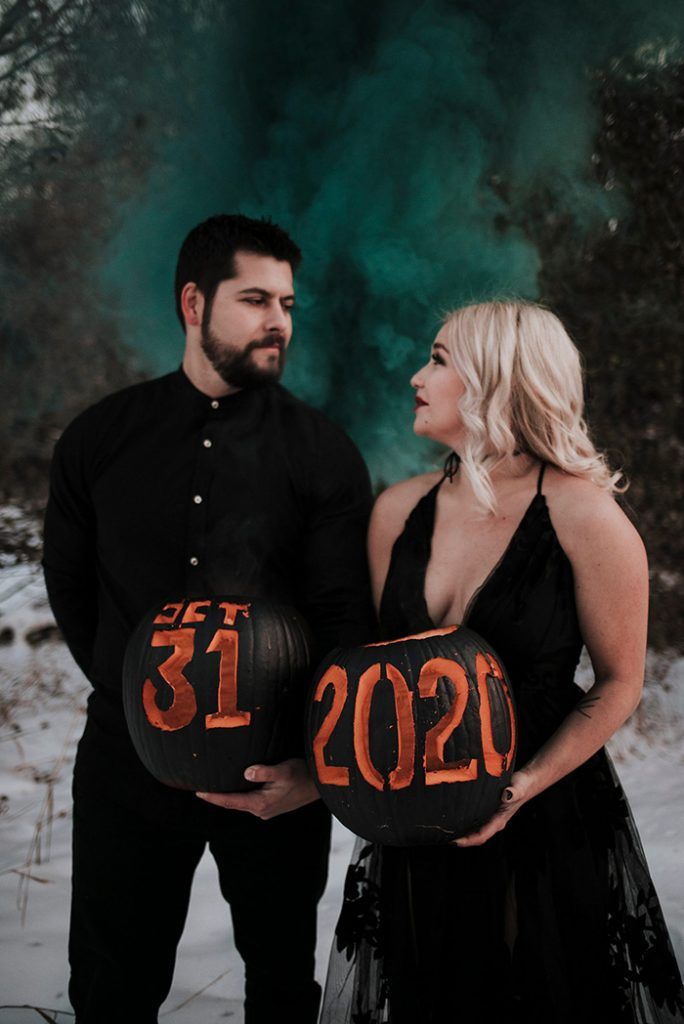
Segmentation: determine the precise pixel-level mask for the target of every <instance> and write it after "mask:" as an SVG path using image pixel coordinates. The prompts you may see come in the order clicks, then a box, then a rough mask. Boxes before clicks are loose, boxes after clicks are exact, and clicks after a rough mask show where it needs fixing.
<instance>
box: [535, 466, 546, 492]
mask: <svg viewBox="0 0 684 1024" xmlns="http://www.w3.org/2000/svg"><path fill="white" fill-rule="evenodd" d="M545 471H546V463H545V462H542V464H541V466H540V467H539V476H538V477H537V494H541V492H542V483H543V482H544V473H545Z"/></svg>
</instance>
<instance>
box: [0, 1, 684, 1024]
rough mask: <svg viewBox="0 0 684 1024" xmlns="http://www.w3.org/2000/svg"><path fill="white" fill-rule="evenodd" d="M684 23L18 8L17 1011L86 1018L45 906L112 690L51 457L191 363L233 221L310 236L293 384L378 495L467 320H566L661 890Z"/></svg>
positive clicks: (11, 272) (677, 435)
mask: <svg viewBox="0 0 684 1024" xmlns="http://www.w3.org/2000/svg"><path fill="white" fill-rule="evenodd" d="M683 41H684V10H683V9H682V5H681V2H680V0H651V2H649V3H646V2H643V0H641V2H639V0H616V2H615V3H613V4H607V5H598V4H596V3H593V2H589V0H574V2H572V3H569V2H567V0H425V2H422V3H419V2H408V0H371V2H368V0H366V2H362V0H344V2H343V0H319V2H317V3H315V4H314V3H306V2H300V3H294V4H290V3H288V4H286V3H284V2H282V0H280V2H278V0H224V2H220V0H120V2H116V3H106V2H104V3H103V2H101V0H100V2H98V0H0V284H1V287H0V346H1V347H0V528H1V540H0V654H2V655H3V657H2V659H0V757H1V758H2V760H1V761H0V832H1V833H2V836H3V839H7V841H8V844H9V845H6V847H5V848H6V850H7V851H8V852H7V853H3V855H2V859H1V860H0V883H1V891H2V892H3V895H4V896H8V897H9V896H11V897H12V898H11V899H10V901H9V903H8V905H7V907H6V908H5V909H3V911H2V922H3V934H4V938H3V939H0V943H1V952H2V959H3V962H4V963H9V962H10V961H8V960H7V959H6V955H5V954H6V953H8V954H9V951H11V950H12V949H14V950H16V949H21V951H22V952H21V956H22V958H25V957H30V954H29V953H27V949H28V948H29V946H30V944H31V942H38V943H39V945H40V944H41V943H42V952H40V954H36V955H40V956H41V957H43V959H42V960H41V961H40V962H41V963H43V964H46V963H52V964H53V966H52V967H50V968H49V969H48V968H47V967H46V968H44V971H43V973H45V971H47V973H48V982H49V983H48V982H46V986H47V987H46V988H43V987H42V983H41V981H40V974H41V972H40V970H38V969H36V970H31V971H30V972H29V973H30V976H31V978H32V985H33V988H32V989H26V991H25V995H24V996H23V997H21V996H17V994H16V992H15V989H12V993H13V994H12V996H11V998H5V997H2V998H0V1003H3V1004H5V1003H8V1002H21V1003H24V1002H25V1003H34V1004H35V1003H38V1004H39V1005H43V1006H46V1007H47V1006H49V1007H51V1008H53V1009H54V1010H55V1011H57V1010H59V1011H60V1015H59V1020H66V1019H68V1016H67V1015H66V1014H67V1010H66V1008H67V1006H68V1002H66V1000H65V999H62V1000H61V1002H60V1001H59V999H57V1000H56V993H55V994H53V995H51V994H50V993H51V991H52V989H51V988H50V987H49V986H50V985H51V984H52V979H53V974H54V976H55V977H57V976H58V975H59V972H60V971H61V972H62V974H64V973H65V967H64V963H63V960H61V959H60V957H61V956H63V946H64V933H65V928H66V925H65V922H64V920H63V919H60V920H59V921H55V919H54V917H50V914H51V913H55V911H54V906H58V907H63V908H64V907H66V905H67V904H66V903H65V904H62V903H59V900H57V903H56V904H54V903H51V904H50V906H51V907H53V910H48V909H45V910H44V911H43V910H41V911H40V912H39V914H38V916H39V917H40V915H41V914H43V913H44V914H45V919H47V918H48V917H50V920H51V921H53V922H54V932H55V934H54V935H53V936H52V938H45V936H43V937H40V938H39V939H38V938H35V934H36V933H35V931H34V933H31V931H30V929H31V928H33V929H34V930H35V929H36V928H37V927H38V926H39V925H38V923H37V921H36V914H35V912H34V917H33V921H32V920H31V915H30V914H29V913H28V911H27V903H26V900H27V899H28V895H27V893H28V891H29V888H30V887H31V886H32V887H33V890H32V895H31V900H32V901H33V903H32V904H28V906H34V907H36V905H37V903H36V901H38V900H39V899H44V898H45V897H43V896H42V895H40V894H41V893H43V892H45V891H48V890H50V885H52V886H53V889H54V888H55V887H56V888H59V889H60V891H61V892H67V893H68V815H69V800H68V775H69V770H68V769H69V764H70V759H71V757H72V756H73V744H74V743H75V740H76V739H77V737H78V733H79V731H80V727H79V722H80V721H81V719H79V717H78V716H79V715H82V704H83V699H84V694H85V692H86V688H85V683H84V681H83V680H82V678H81V677H80V676H79V675H78V673H77V671H76V670H75V669H73V668H72V666H71V664H70V662H69V659H68V657H67V656H66V655H65V652H64V650H63V648H62V647H61V644H60V642H59V640H58V638H57V637H56V635H55V630H54V627H53V626H52V624H51V620H50V616H49V611H48V609H47V608H46V606H45V601H44V595H43V592H42V589H41V585H40V576H39V571H38V569H37V565H36V563H37V560H38V558H39V556H40V532H39V524H40V517H41V514H42V508H43V506H44V501H45V495H46V482H47V471H48V465H49V460H50V455H51V451H52V447H53V445H54V442H55V440H56V438H57V437H58V436H59V433H60V431H61V430H62V429H63V427H64V426H65V424H66V423H67V422H68V421H69V420H70V419H71V418H72V417H73V416H74V415H75V414H76V412H78V411H79V410H80V409H82V408H84V407H85V406H86V405H89V404H91V403H92V402H93V401H95V400H96V399H97V398H98V397H100V396H101V395H103V394H104V393H106V392H109V391H112V390H115V389H116V388H119V387H122V386H124V385H125V384H127V383H129V382H131V381H134V380H138V379H141V378H142V377H144V376H150V375H156V374H159V373H164V372H167V371H169V370H171V369H174V368H175V367H176V366H177V365H178V363H179V362H180V356H181V352H182V340H183V339H182V336H181V334H180V331H179V327H178V324H177V322H176V321H175V316H174V310H173V303H172V275H173V268H174V263H175V259H176V255H177V251H178V247H179V245H180V242H181V241H182V239H183V237H184V235H185V234H186V233H187V231H188V230H189V229H190V228H191V227H192V226H193V225H194V224H195V223H197V222H198V221H199V220H201V219H203V218H204V217H206V216H209V215H210V214H212V213H215V212H231V211H237V210H239V211H241V212H244V213H246V214H249V215H253V216H263V215H269V216H271V217H273V219H274V220H276V221H277V222H278V223H281V224H282V225H283V226H284V227H286V228H287V229H288V230H289V231H290V232H291V233H292V235H293V236H294V238H295V239H296V240H297V241H298V243H299V244H300V245H301V247H302V249H303V252H304V263H303V266H302V269H301V271H300V273H299V275H298V280H297V290H298V312H297V317H296V322H295V347H294V349H293V350H292V355H291V359H290V363H289V365H288V370H287V373H286V378H285V383H286V384H287V385H288V386H289V387H290V388H291V389H292V390H293V391H295V392H296V393H297V394H298V395H300V396H301V397H303V398H304V399H305V400H307V401H310V402H311V403H313V404H314V405H317V406H319V407H320V408H322V409H323V410H325V411H326V412H327V413H328V414H329V415H330V416H331V417H332V418H333V419H335V420H336V421H337V422H339V423H341V424H342V426H344V427H345V428H346V429H347V430H348V431H349V432H350V433H351V434H352V436H353V437H354V438H355V440H356V441H357V443H358V444H359V446H360V447H361V449H362V451H363V453H364V455H365V456H366V458H367V461H368V463H369V466H370V468H371V472H372V474H373V477H374V482H375V484H376V486H377V488H378V489H380V488H382V487H383V486H385V485H386V484H387V483H391V482H394V481H395V480H397V479H400V478H401V477H403V476H406V475H408V474H410V473H413V472H418V471H421V470H422V469H424V468H429V467H430V466H431V465H432V464H433V462H434V458H435V456H436V454H437V453H436V452H435V451H434V450H433V449H431V448H430V447H429V445H426V443H425V442H424V441H420V440H418V439H416V438H414V437H413V435H412V433H411V429H410V424H411V404H412V402H411V395H410V390H409V388H408V379H409V377H410V375H411V373H412V372H413V371H414V370H415V368H416V367H417V366H418V365H420V364H421V362H422V361H424V358H425V353H426V351H427V346H428V345H429V343H430V340H431V338H432V337H433V335H434V333H435V331H436V328H437V324H438V320H439V316H440V313H441V312H442V311H443V310H445V309H448V308H450V307H452V306H455V305H457V304H459V303H461V302H464V301H469V300H474V299H479V298H487V297H492V296H505V295H511V294H516V295H520V296H523V297H529V298H535V299H540V300H541V301H543V302H545V303H546V304H548V305H549V306H550V307H551V308H552V309H553V310H554V311H556V312H557V313H558V314H559V315H560V316H561V318H562V319H563V320H564V322H565V323H566V324H567V326H568V327H569V330H570V332H571V334H572V336H573V338H574V339H575V341H576V343H577V344H578V346H579V348H580V350H581V351H582V353H583V356H584V360H585V364H586V370H587V384H588V419H589V422H590V424H591V425H592V426H593V435H594V438H595V440H596V442H597V444H598V445H599V447H602V448H605V449H607V450H608V452H609V454H610V457H611V461H612V462H613V463H614V464H616V465H617V466H623V467H624V468H625V470H626V472H627V475H628V476H629V478H630V479H631V481H632V485H631V487H630V490H629V491H628V494H627V496H626V505H627V508H628V511H629V513H630V515H631V516H632V517H633V519H634V521H635V523H636V524H637V526H638V528H639V530H640V532H641V534H642V536H643V537H644V539H645V541H646V544H647V547H648V550H649V556H650V562H651V583H652V611H651V624H650V644H651V650H650V654H649V675H648V679H647V687H646V692H645V697H644V702H643V704H642V706H641V708H640V709H639V711H638V712H637V714H636V715H635V716H634V720H633V721H632V722H631V723H630V724H629V725H628V726H627V727H625V730H624V731H623V734H622V737H621V738H619V739H618V740H617V741H616V743H615V753H616V756H618V758H622V759H623V761H624V770H622V769H621V774H622V775H623V777H624V778H627V777H628V776H629V775H630V773H631V776H632V779H633V789H632V790H630V789H629V787H628V794H629V795H632V794H634V799H635V802H636V803H635V809H636V810H637V811H639V808H640V807H641V810H640V815H641V816H639V814H638V815H637V817H638V821H639V824H640V827H642V829H643V830H644V832H645V833H646V835H645V841H646V838H647V836H648V835H649V834H652V836H653V842H654V843H656V842H662V843H663V847H662V850H661V853H660V854H658V855H657V856H659V857H660V858H661V859H660V863H661V864H662V871H663V874H662V878H663V882H662V884H660V885H659V888H660V891H661V896H662V897H663V902H664V903H666V899H665V894H664V891H663V887H664V889H665V890H667V887H668V885H669V884H670V883H669V882H668V880H667V879H668V878H669V876H668V875H667V871H668V870H670V868H672V869H673V870H674V868H675V867H676V864H677V858H680V859H681V851H682V845H683V843H684V836H683V835H682V831H681V828H680V829H679V830H678V829H677V828H675V827H674V826H673V825H672V821H673V819H676V818H677V817H678V818H679V819H680V820H681V819H682V817H684V815H683V814H682V810H683V809H684V803H682V798H681V796H677V794H678V793H679V791H680V790H681V789H682V788H684V787H682V785H681V782H682V772H681V759H680V757H679V756H678V755H677V754H676V742H677V740H678V739H680V738H681V731H682V730H681V724H682V721H683V720H684V706H683V703H682V702H683V698H682V696H681V686H679V689H677V686H678V684H680V683H681V679H682V674H683V673H682V665H683V664H684V662H683V661H682V654H683V653H684V652H683V651H682V647H683V646H684V629H683V628H682V620H681V601H680V599H679V595H680V592H681V582H682V572H681V565H682V555H683V554H684V540H683V538H684V511H683V509H684V501H683V497H684V495H683V493H682V492H683V487H682V450H683V440H684V438H683V432H684V417H683V415H682V353H683V351H684V348H683V345H682V341H683V339H684V261H683V258H682V244H683V239H684V45H683ZM74 716H76V717H75V719H74ZM43 721H47V722H48V725H47V726H43V725H42V724H41V723H42V722H43ZM74 721H75V722H76V725H74ZM60 723H62V724H61V725H60ZM60 729H61V732H60ZM663 766H664V767H663ZM677 772H678V779H679V783H678V785H677V784H676V783H675V780H676V779H677ZM673 773H674V774H673ZM649 779H650V780H651V781H652V783H653V785H652V788H651V789H650V790H649V788H648V784H647V783H648V780H649ZM627 781H628V779H627ZM640 786H641V787H642V788H641V789H640V788H639V787H640ZM644 787H645V788H644ZM673 800H679V801H680V803H679V804H678V805H675V807H674V808H673V805H672V801H673ZM677 808H678V809H677ZM60 815H61V817H60ZM649 822H651V823H652V827H651V826H650V825H649ZM50 823H52V824H53V830H54V829H56V831H53V835H56V836H57V840H54V841H55V843H56V847H55V849H56V853H55V850H54V849H53V858H52V860H51V861H50V862H49V864H50V865H52V868H50V867H48V866H42V867H36V865H37V864H39V863H40V861H41V859H42V861H43V865H45V864H46V848H45V841H46V834H47V831H48V826H49V824H50ZM60 828H61V831H60ZM668 829H670V831H669V832H668ZM649 830H650V832H649ZM60 836H61V837H62V838H61V839H59V837H60ZM36 843H37V847H36ZM60 843H61V846H60ZM340 843H341V844H342V845H341V846H340V847H339V851H340V852H339V868H338V869H335V870H337V874H335V870H333V873H332V874H333V881H334V880H335V878H336V879H337V883H336V884H339V882H340V877H341V876H340V872H341V870H342V865H343V862H344V856H343V853H344V850H346V847H344V841H343V840H342V839H340ZM41 844H42V845H41ZM654 849H655V846H654ZM60 851H61V853H60ZM647 852H648V853H649V857H651V851H650V848H649V847H648V844H647ZM60 856H61V858H62V860H60ZM656 859H657V858H656ZM335 863H337V862H335ZM50 870H53V876H50V874H49V873H50ZM60 872H61V874H60ZM46 873H47V875H48V877H47V878H43V879H42V885H41V878H42V876H43V875H45V874H46ZM656 883H657V884H659V882H658V878H656ZM17 886H19V887H20V891H19V893H18V894H17V895H18V904H19V909H17V908H16V907H15V906H14V902H13V900H14V895H15V890H16V888H17ZM671 890H672V892H671V898H670V901H669V903H668V905H667V906H666V911H668V908H669V915H670V916H669V919H670V921H671V922H672V923H674V924H676V926H677V928H678V929H679V931H678V932H677V935H678V936H679V937H678V939H677V941H678V942H680V944H682V945H680V948H683V946H684V940H683V939H682V935H684V905H683V904H682V897H681V896H676V891H677V887H676V885H675V884H674V883H673V884H672V887H671ZM213 892H214V888H212V884H210V883H207V893H213ZM59 898H60V899H62V896H60V897H59ZM207 898H208V899H209V900H210V901H211V900H212V899H213V897H212V896H211V895H209V896H208V897H207ZM338 901H339V890H338V891H336V892H335V893H334V894H333V895H331V897H330V908H331V910H330V914H331V915H332V916H330V927H331V926H332V921H333V919H334V914H333V908H334V906H335V905H336V904H337V902H338ZM41 906H42V905H41ZM219 912H220V908H219ZM57 913H58V914H61V913H63V910H60V911H58V912H57ZM22 915H23V919H24V921H25V923H24V925H23V926H22V925H21V920H20V919H21V918H22ZM326 920H327V918H326ZM5 923H6V924H7V927H6V928H5V927H4V924H5ZM203 927H204V933H203V932H202V928H201V927H200V926H199V925H198V929H197V933H196V934H197V936H198V941H201V942H204V941H205V940H206V921H204V926H203ZM190 933H192V929H190ZM51 934H52V933H51ZM192 934H195V933H192ZM32 936H33V937H32ZM200 936H201V938H199V937H200ZM327 941H329V934H328V935H327ZM60 943H61V946H60V945H59V944H60ZM216 945H217V946H219V947H220V949H219V952H223V953H225V948H226V941H225V940H223V939H221V940H220V941H218V940H217V942H216ZM47 947H49V949H50V951H51V955H52V956H53V960H54V963H53V961H52V960H49V959H48V960H45V959H44V957H45V956H46V955H47V954H46V952H45V950H46V948H47ZM207 955H210V954H207ZM322 955H323V956H324V955H325V953H324V951H323V952H322ZM29 962H30V961H29ZM323 966H324V965H323ZM236 970H237V968H236ZM6 971H7V968H5V969H4V970H3V973H5V972H6ZM50 971H52V972H53V974H50ZM11 973H12V974H13V976H14V977H19V976H20V975H21V971H20V970H18V973H17V974H16V975H15V974H14V973H13V972H7V975H6V977H7V979H9V977H10V974H11ZM217 973H218V969H217ZM5 980H6V979H5V978H4V977H3V978H1V979H0V984H2V985H3V991H4V982H5ZM202 983H203V982H202ZM211 984H213V982H211ZM188 985H189V990H190V993H191V998H194V996H192V991H193V986H194V987H195V988H196V989H199V988H201V983H200V982H199V981H197V979H196V977H195V976H194V975H193V978H192V980H189V981H188ZM8 991H9V989H8ZM214 991H216V990H214ZM232 991H233V990H232V989H231V992H232ZM44 993H46V994H44ZM235 993H239V984H237V985H236V987H235ZM41 999H43V1000H48V1001H44V1002H43V1003H41V1002H40V1000H41ZM234 999H235V1006H236V1007H237V1006H238V1002H239V998H238V995H234ZM181 1001H182V1000H181ZM57 1003H59V1005H57ZM207 1005H208V1004H207ZM217 1005H218V1004H217ZM193 1007H194V1009H192V1012H198V1013H200V1011H199V1010H197V1007H198V1003H197V1002H195V1003H194V1004H193ZM169 1012H170V1011H169ZM11 1013H16V1014H18V1015H17V1016H16V1018H14V1017H11ZM22 1013H25V1014H26V1015H25V1016H22ZM62 1013H64V1014H65V1015H64V1016H62V1015H61V1014H62ZM202 1014H203V1015H202ZM235 1014H236V1015H237V1014H239V1010H238V1009H236V1010H235ZM29 1017H30V1013H29V1011H3V1010H2V1009H0V1022H3V1024H6V1022H9V1021H10V1019H12V1020H14V1019H16V1020H17V1021H19V1020H24V1019H26V1020H28V1019H29ZM33 1018H35V1019H38V1018H37V1016H36V1015H35V1014H33ZM53 1019H55V1018H54V1017H53ZM170 1019H171V1020H173V1021H180V1020H181V1017H180V1016H178V1015H177V1014H176V1015H175V1016H171V1017H170ZM183 1019H184V1018H183ZM192 1019H203V1020H211V1019H214V1018H213V1017H211V1015H210V1011H209V1009H207V1008H206V1007H205V1008H204V1009H203V1010H202V1012H201V1014H200V1017H197V1018H193V1017H192V1016H190V1017H188V1020H192ZM216 1019H217V1020H218V1019H219V1017H218V1011H217V1016H216ZM236 1019H238V1018H237V1016H236Z"/></svg>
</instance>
